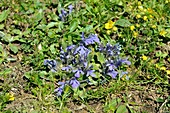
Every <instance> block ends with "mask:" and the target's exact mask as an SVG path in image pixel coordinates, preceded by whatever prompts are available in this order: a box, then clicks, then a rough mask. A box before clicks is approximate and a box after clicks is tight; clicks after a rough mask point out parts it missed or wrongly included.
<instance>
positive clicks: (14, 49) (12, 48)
mask: <svg viewBox="0 0 170 113" xmlns="http://www.w3.org/2000/svg"><path fill="white" fill-rule="evenodd" d="M9 47H10V49H11V51H12V52H14V53H15V54H16V53H17V52H18V47H17V46H16V45H14V44H9Z"/></svg>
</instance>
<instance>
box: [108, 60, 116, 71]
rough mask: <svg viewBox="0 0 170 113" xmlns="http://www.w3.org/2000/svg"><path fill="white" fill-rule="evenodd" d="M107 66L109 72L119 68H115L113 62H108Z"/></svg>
mask: <svg viewBox="0 0 170 113" xmlns="http://www.w3.org/2000/svg"><path fill="white" fill-rule="evenodd" d="M106 66H107V67H108V69H109V70H113V69H116V68H117V67H116V66H115V62H114V61H113V60H110V61H107V62H106Z"/></svg>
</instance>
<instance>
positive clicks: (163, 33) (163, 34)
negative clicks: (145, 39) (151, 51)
mask: <svg viewBox="0 0 170 113" xmlns="http://www.w3.org/2000/svg"><path fill="white" fill-rule="evenodd" d="M166 33H167V32H166V31H165V30H162V31H160V32H159V34H160V35H161V36H163V37H165V35H166Z"/></svg>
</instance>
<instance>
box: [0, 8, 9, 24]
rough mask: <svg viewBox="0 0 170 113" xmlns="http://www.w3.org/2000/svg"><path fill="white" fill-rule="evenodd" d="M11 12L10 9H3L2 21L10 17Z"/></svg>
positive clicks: (0, 19)
mask: <svg viewBox="0 0 170 113" xmlns="http://www.w3.org/2000/svg"><path fill="white" fill-rule="evenodd" d="M9 13H10V11H9V10H5V11H3V12H2V13H1V14H0V22H2V21H4V20H5V19H6V18H7V17H8V14H9Z"/></svg>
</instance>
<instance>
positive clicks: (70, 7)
mask: <svg viewBox="0 0 170 113" xmlns="http://www.w3.org/2000/svg"><path fill="white" fill-rule="evenodd" d="M68 8H69V14H71V12H72V11H73V5H69V6H68Z"/></svg>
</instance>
